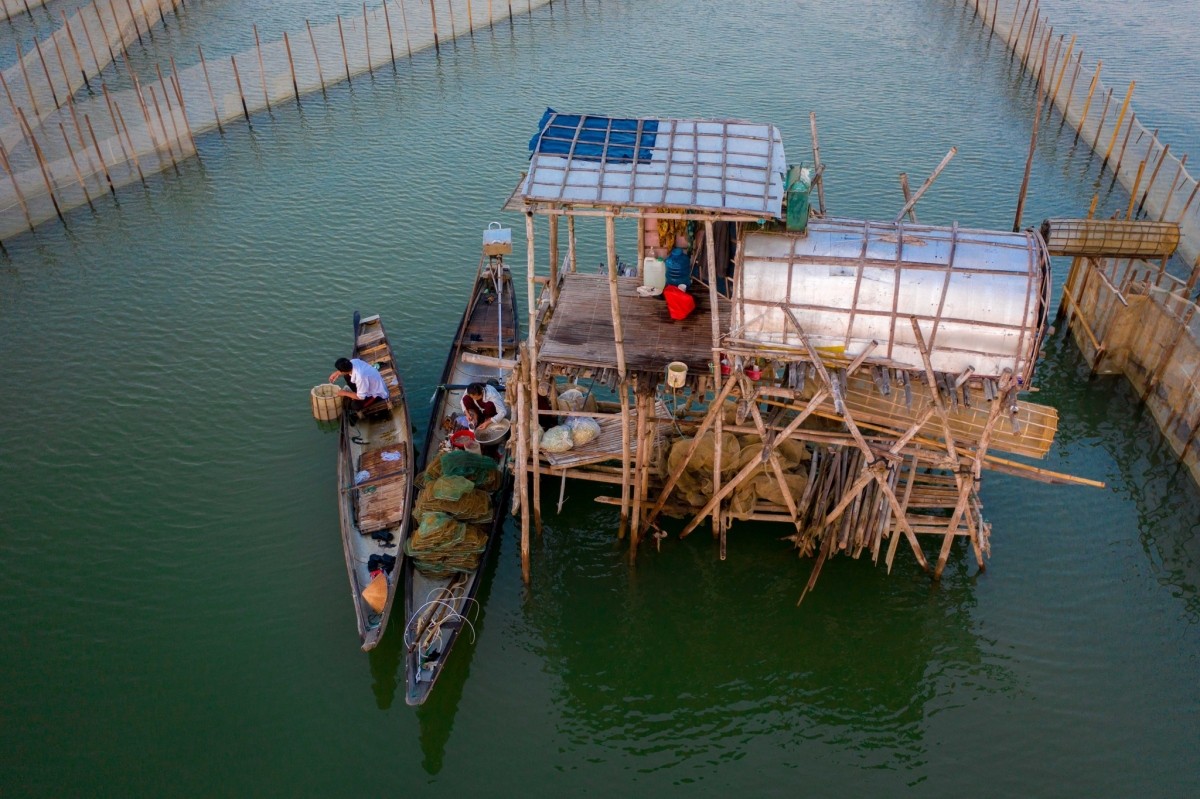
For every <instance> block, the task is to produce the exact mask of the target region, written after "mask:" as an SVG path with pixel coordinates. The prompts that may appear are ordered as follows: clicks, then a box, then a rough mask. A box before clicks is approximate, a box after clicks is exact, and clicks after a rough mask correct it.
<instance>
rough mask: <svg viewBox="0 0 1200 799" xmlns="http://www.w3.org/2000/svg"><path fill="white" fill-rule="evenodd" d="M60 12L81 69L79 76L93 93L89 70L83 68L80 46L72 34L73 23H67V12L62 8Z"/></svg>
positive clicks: (76, 62)
mask: <svg viewBox="0 0 1200 799" xmlns="http://www.w3.org/2000/svg"><path fill="white" fill-rule="evenodd" d="M58 12H59V14H61V15H62V21H63V28H64V29H65V30H66V31H67V39H68V40H69V41H70V43H71V52H73V53H74V54H75V64H76V65H77V66H78V67H79V74H80V76H81V77H82V78H83V85H84V86H86V87H87V89H88V91H91V90H92V84H91V81H89V80H88V75H87V70H86V69H84V68H83V59H82V58H81V57H80V55H79V45H77V44H76V43H75V34H74V33H72V32H71V23H70V22H69V21H67V12H66V11H63V10H62V9H61V8H60V9H59V10H58ZM64 74H65V73H64Z"/></svg>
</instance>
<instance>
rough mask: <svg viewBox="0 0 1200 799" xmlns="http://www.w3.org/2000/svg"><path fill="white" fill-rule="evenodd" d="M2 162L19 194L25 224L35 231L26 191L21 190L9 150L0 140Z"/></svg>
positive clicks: (15, 191) (31, 230)
mask: <svg viewBox="0 0 1200 799" xmlns="http://www.w3.org/2000/svg"><path fill="white" fill-rule="evenodd" d="M0 163H3V165H4V170H5V171H6V172H8V178H9V180H11V181H12V185H13V193H14V194H16V195H17V202H19V203H20V204H21V211H22V212H23V213H24V214H25V224H27V225H29V232H30V233H32V232H33V217H31V216H30V215H29V205H28V204H27V203H26V202H25V192H23V191H21V184H20V183H18V182H17V173H16V171H15V170H14V169H13V168H12V163H10V162H9V160H8V151H7V150H5V149H4V142H3V141H0Z"/></svg>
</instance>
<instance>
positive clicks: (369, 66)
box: [362, 0, 375, 75]
mask: <svg viewBox="0 0 1200 799" xmlns="http://www.w3.org/2000/svg"><path fill="white" fill-rule="evenodd" d="M362 9H363V42H364V43H365V44H366V48H367V72H368V73H369V74H371V75H374V74H375V66H374V65H373V64H372V63H371V31H370V29H368V28H367V3H366V0H363V4H362Z"/></svg>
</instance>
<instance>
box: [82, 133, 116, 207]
mask: <svg viewBox="0 0 1200 799" xmlns="http://www.w3.org/2000/svg"><path fill="white" fill-rule="evenodd" d="M83 121H84V124H86V125H87V129H88V135H89V136H90V137H91V139H92V146H93V147H95V148H96V157H97V158H98V159H100V167H101V169H103V170H104V179H105V180H106V181H108V190H109V192H111V193H112V196H113V197H116V196H117V187H116V186H115V185H113V179H112V175H111V174H109V171H108V164H107V163H105V161H104V152H103V151H102V150H101V149H100V142H99V140H98V139H97V138H96V131H95V129H93V128H92V120H91V119H90V118H89V117H88V115H87V114H84V115H83ZM117 136H118V138H119V137H120V133H118V134H117Z"/></svg>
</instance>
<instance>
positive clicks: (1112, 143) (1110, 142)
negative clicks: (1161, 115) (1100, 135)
mask: <svg viewBox="0 0 1200 799" xmlns="http://www.w3.org/2000/svg"><path fill="white" fill-rule="evenodd" d="M1136 85H1137V81H1135V80H1131V81H1129V89H1128V90H1127V91H1126V92H1125V101H1124V102H1123V103H1121V111H1120V113H1118V114H1117V121H1116V124H1114V125H1113V132H1112V137H1111V138H1109V140H1108V148H1107V149H1106V150H1105V151H1104V161H1103V162H1102V163H1101V164H1100V169H1101V170H1103V169H1104V168H1105V167H1106V166H1108V159H1109V158H1110V157H1111V156H1112V151H1113V147H1114V146H1115V145H1116V143H1117V134H1119V133H1120V132H1121V123H1122V122H1124V121H1125V112H1126V111H1128V110H1129V101H1130V100H1131V99H1132V98H1133V87H1134V86H1136Z"/></svg>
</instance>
